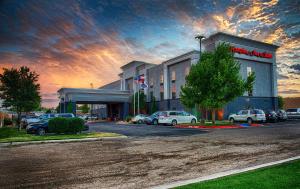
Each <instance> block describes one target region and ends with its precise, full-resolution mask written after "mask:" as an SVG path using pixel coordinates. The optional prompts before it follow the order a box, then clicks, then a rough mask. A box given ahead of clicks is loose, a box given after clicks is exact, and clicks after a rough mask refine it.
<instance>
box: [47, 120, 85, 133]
mask: <svg viewBox="0 0 300 189" xmlns="http://www.w3.org/2000/svg"><path fill="white" fill-rule="evenodd" d="M48 128H49V132H50V133H58V134H60V133H78V132H81V131H83V130H84V121H83V120H82V119H80V118H77V117H75V118H63V117H57V118H53V119H51V120H49V125H48Z"/></svg>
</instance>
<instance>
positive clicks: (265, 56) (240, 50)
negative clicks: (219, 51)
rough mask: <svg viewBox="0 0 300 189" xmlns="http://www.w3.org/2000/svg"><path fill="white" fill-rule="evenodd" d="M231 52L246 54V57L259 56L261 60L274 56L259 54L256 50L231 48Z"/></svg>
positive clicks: (265, 53) (264, 53)
mask: <svg viewBox="0 0 300 189" xmlns="http://www.w3.org/2000/svg"><path fill="white" fill-rule="evenodd" d="M231 51H232V52H234V53H239V54H245V55H248V56H257V57H260V58H272V56H273V55H272V54H271V53H267V52H257V51H255V50H252V51H248V50H247V49H244V48H237V47H231Z"/></svg>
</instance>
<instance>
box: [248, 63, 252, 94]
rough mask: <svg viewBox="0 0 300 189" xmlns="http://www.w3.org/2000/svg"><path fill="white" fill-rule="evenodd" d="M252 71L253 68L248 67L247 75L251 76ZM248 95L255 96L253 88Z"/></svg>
mask: <svg viewBox="0 0 300 189" xmlns="http://www.w3.org/2000/svg"><path fill="white" fill-rule="evenodd" d="M251 73H252V68H251V67H247V76H249V75H250V74H251ZM248 96H253V90H249V91H248Z"/></svg>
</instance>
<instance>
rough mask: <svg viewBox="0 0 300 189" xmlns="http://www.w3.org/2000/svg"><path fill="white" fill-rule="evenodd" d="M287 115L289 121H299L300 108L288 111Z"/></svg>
mask: <svg viewBox="0 0 300 189" xmlns="http://www.w3.org/2000/svg"><path fill="white" fill-rule="evenodd" d="M286 114H287V117H288V118H289V119H299V118H300V108H290V109H287V110H286Z"/></svg>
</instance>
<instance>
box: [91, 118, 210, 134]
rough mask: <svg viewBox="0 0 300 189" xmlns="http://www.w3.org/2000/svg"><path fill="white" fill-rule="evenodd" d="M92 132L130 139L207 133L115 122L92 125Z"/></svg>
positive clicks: (197, 130) (195, 130) (170, 127)
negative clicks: (109, 133)
mask: <svg viewBox="0 0 300 189" xmlns="http://www.w3.org/2000/svg"><path fill="white" fill-rule="evenodd" d="M89 127H90V130H89V131H90V132H113V133H118V134H122V135H126V136H130V137H151V136H191V135H196V134H202V133H205V132H207V131H205V130H199V129H183V128H175V127H172V126H161V125H160V126H155V125H146V124H116V123H113V122H102V123H90V124H89Z"/></svg>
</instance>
